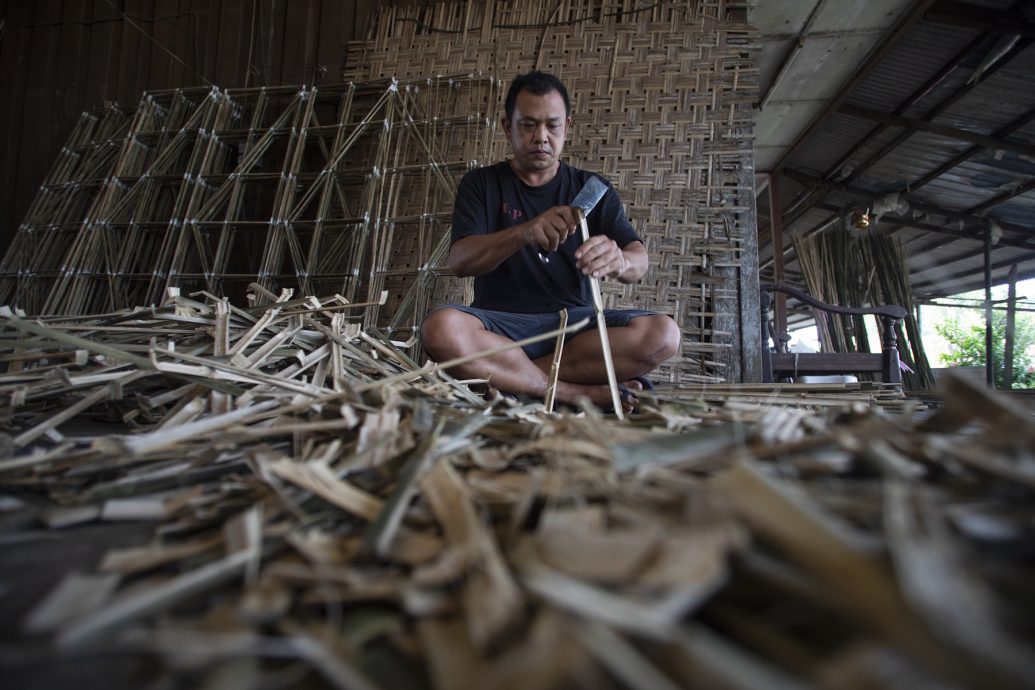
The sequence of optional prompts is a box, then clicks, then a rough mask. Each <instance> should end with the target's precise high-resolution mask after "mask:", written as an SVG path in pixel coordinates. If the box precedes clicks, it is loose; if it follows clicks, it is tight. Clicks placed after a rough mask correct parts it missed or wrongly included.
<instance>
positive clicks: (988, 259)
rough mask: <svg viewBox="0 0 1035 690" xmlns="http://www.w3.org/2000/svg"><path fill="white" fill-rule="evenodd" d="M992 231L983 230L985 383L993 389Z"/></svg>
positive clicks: (988, 229)
mask: <svg viewBox="0 0 1035 690" xmlns="http://www.w3.org/2000/svg"><path fill="white" fill-rule="evenodd" d="M992 347H993V341H992V230H991V229H990V228H986V229H985V383H987V384H988V387H989V388H995V359H994V357H993V355H994V354H995V353H994V352H993V350H992Z"/></svg>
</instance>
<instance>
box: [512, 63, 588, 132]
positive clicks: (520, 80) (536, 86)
mask: <svg viewBox="0 0 1035 690" xmlns="http://www.w3.org/2000/svg"><path fill="white" fill-rule="evenodd" d="M522 91H528V92H529V93H531V94H532V95H534V96H544V95H546V94H548V93H550V92H551V91H556V92H557V93H559V94H561V98H563V99H564V115H565V117H569V116H570V115H571V101H570V100H569V99H568V89H566V88H564V83H563V82H562V81H561V80H560V79H558V78H557V77H555V76H553V75H552V74H550V73H549V72H540V71H539V70H534V71H532V72H529V73H528V74H519V75H517V76H516V77H514V81H512V82H510V90H509V91H507V100H506V101H505V103H504V105H503V107H504V110H506V113H507V122H511V121H512V120H513V119H514V104H515V103H517V97H518V94H519V93H521V92H522Z"/></svg>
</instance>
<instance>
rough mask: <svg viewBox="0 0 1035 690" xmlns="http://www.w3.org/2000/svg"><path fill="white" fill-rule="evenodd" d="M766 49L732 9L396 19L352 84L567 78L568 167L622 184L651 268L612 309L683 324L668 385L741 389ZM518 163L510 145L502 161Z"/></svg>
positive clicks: (617, 2)
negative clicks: (473, 77) (455, 76)
mask: <svg viewBox="0 0 1035 690" xmlns="http://www.w3.org/2000/svg"><path fill="white" fill-rule="evenodd" d="M758 49H759V43H758V38H757V33H756V32H755V31H754V30H752V29H751V28H749V27H748V26H747V23H746V4H745V3H743V2H733V1H729V0H680V1H672V2H659V3H636V2H629V1H627V0H570V1H566V2H560V3H558V2H545V1H544V2H515V1H513V0H492V1H490V2H480V3H472V2H434V3H419V4H418V3H405V2H400V3H384V4H383V6H382V9H381V10H380V12H379V14H378V15H377V17H376V19H375V28H374V30H373V32H372V37H371V38H370V39H369V40H366V41H362V42H356V43H353V44H351V45H350V46H349V53H348V56H347V61H346V70H345V72H344V76H345V78H346V79H371V78H383V77H387V76H391V75H394V76H396V77H398V78H400V79H408V78H414V77H417V76H419V75H423V74H428V73H432V74H435V73H446V74H450V73H457V72H463V73H466V72H479V71H481V72H485V73H490V74H493V75H495V76H496V77H498V78H499V79H501V80H502V81H503V82H504V84H507V83H508V82H509V81H510V79H512V78H513V77H514V76H515V75H517V74H519V73H523V72H527V71H529V70H531V69H533V68H538V69H543V70H546V71H550V72H553V73H555V74H557V75H558V76H559V77H560V78H561V79H562V80H563V81H564V82H565V84H566V86H567V88H568V91H569V93H570V95H571V98H572V116H573V128H572V130H571V131H570V132H569V136H568V145H567V149H566V151H567V153H566V159H567V160H568V161H569V162H570V163H572V164H574V165H577V166H580V167H584V168H587V169H589V170H592V171H594V172H598V173H600V174H602V175H604V176H606V177H607V178H608V179H610V180H611V182H612V183H613V184H614V185H615V187H616V189H617V190H618V193H619V195H620V196H621V198H622V200H623V202H624V203H625V206H626V210H627V212H628V214H629V217H630V220H631V221H632V223H633V225H634V227H635V228H636V230H637V231H638V232H639V234H640V236H641V237H643V238H644V241H645V243H646V245H647V249H648V251H649V253H650V256H651V265H650V269H649V270H648V272H647V275H646V276H645V277H644V279H643V280H642V281H641V282H640V283H639V284H637V285H635V286H621V285H618V284H615V283H605V284H604V292H605V297H606V299H607V306H608V307H609V308H611V307H620V308H642V309H652V310H656V311H659V312H661V313H666V314H669V315H671V316H673V317H674V318H675V319H676V321H677V323H678V324H679V325H680V327H681V328H682V330H683V334H684V338H683V351H682V357H681V358H680V359H678V360H676V361H674V362H673V363H671V364H670V366H668V367H666V368H664V369H663V370H662V372H664V373H663V374H662V375H661V377H662V378H665V377H668V378H670V379H671V380H675V381H683V382H691V381H701V382H709V381H711V382H719V381H724V380H725V381H741V380H743V379H742V373H744V371H743V370H744V368H745V367H746V366H747V365H745V364H744V363H743V362H742V361H741V355H742V349H743V350H745V352H746V354H745V356H746V357H748V358H751V357H753V356H754V353H752V352H750V350H752V349H753V348H755V347H757V344H756V345H754V346H752V345H750V344H749V345H748V346H747V347H745V346H744V343H745V342H748V341H749V340H750V338H752V337H754V336H755V334H756V333H757V331H758V317H757V309H758V298H757V269H756V264H757V259H756V254H757V246H756V238H755V221H754V180H753V175H752V173H753V163H752V153H751V140H752V104H753V102H754V101H755V100H756V98H757V77H758V75H757V68H756V67H755V63H754V59H753V55H754V52H755V51H756V50H758ZM502 106H503V104H502V101H501V102H500V103H499V105H498V109H497V111H496V115H497V117H498V116H499V115H501V114H502V110H503V107H502ZM508 154H509V151H508V147H507V144H506V142H505V141H503V140H502V139H501V138H498V139H497V140H496V145H495V147H494V149H493V158H494V159H496V160H499V159H503V158H505V157H507V155H508ZM741 266H743V267H744V269H745V270H743V271H742V270H741ZM753 291H754V292H753ZM752 309H753V310H754V311H751V310H752Z"/></svg>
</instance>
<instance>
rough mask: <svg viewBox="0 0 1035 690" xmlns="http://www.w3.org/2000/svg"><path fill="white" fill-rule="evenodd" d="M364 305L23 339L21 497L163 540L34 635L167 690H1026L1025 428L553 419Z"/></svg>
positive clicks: (792, 412)
mask: <svg viewBox="0 0 1035 690" xmlns="http://www.w3.org/2000/svg"><path fill="white" fill-rule="evenodd" d="M356 306H359V305H348V304H343V303H341V301H338V300H334V299H321V300H317V301H313V300H312V298H309V299H306V300H291V299H290V295H287V294H285V295H282V296H281V298H280V300H279V301H278V302H277V303H276V305H274V307H273V308H269V309H267V308H264V309H262V310H256V311H249V310H239V309H235V308H233V307H230V306H228V305H226V304H225V303H224V302H221V301H218V300H214V299H211V298H204V300H203V301H197V300H194V299H188V298H184V297H179V296H171V297H170V299H169V301H168V302H167V304H165V305H164V306H162V307H160V308H157V309H155V310H151V309H147V310H137V311H134V312H126V313H121V314H118V315H108V316H99V317H91V318H89V319H85V318H84V319H80V320H75V321H69V320H67V319H66V320H64V321H63V322H61V324H57V323H50V324H41V323H39V322H29V321H26V320H24V319H21V318H18V317H12V316H9V317H8V318H7V319H6V321H5V323H4V330H3V333H2V335H3V337H4V338H5V341H6V342H5V348H4V349H3V350H2V352H3V355H2V356H3V358H4V359H5V360H6V361H7V363H8V372H7V374H6V375H4V376H3V377H2V378H0V386H2V388H0V390H2V391H3V393H4V396H5V397H4V420H5V423H6V425H7V429H8V432H9V434H10V438H9V441H8V443H7V449H8V451H9V453H10V457H9V458H7V459H4V460H0V486H2V487H3V491H4V492H6V493H10V492H15V491H26V490H35V491H41V490H42V491H45V492H47V494H48V495H49V497H50V500H51V502H52V503H53V506H54V507H53V508H50V509H47V510H44V511H41V513H40V518H41V520H43V521H44V522H45V523H46V524H48V525H50V526H51V527H53V528H57V527H60V526H66V527H68V526H73V525H75V524H80V523H83V522H86V521H98V520H100V521H118V520H128V519H136V520H140V519H148V520H153V521H154V522H155V524H156V528H155V534H154V539H153V541H152V543H150V544H148V545H146V546H142V547H133V548H115V549H113V550H111V551H109V552H108V553H106V554H105V555H104V557H103V558H102V559H101V561H100V562H99V564H98V565H97V567H96V568H95V569H93V571H89V572H84V571H79V572H70V573H68V574H67V575H66V576H65V577H64V578H63V579H62V581H61V582H60V584H59V585H58V586H57V587H56V588H55V589H54V590H53V591H51V592H50V593H49V594H48V595H47V596H46V597H45V598H44V599H43V600H41V601H40V602H39V603H38V604H37V605H36V606H35V607H34V608H33V609H32V611H31V612H30V614H29V615H28V617H27V618H26V620H25V630H24V632H25V636H26V637H25V639H26V641H27V642H33V641H36V642H38V641H40V640H46V641H48V642H49V643H50V644H51V645H52V648H53V650H54V651H53V654H54V658H55V660H56V662H58V663H59V662H60V660H61V659H62V658H65V655H84V656H91V655H101V654H113V653H116V654H134V655H137V654H145V655H149V657H154V658H157V659H160V660H162V661H163V662H164V663H163V664H158V665H155V669H156V670H155V673H158V674H162V676H163V678H162V681H163V683H164V685H165V686H167V687H199V686H204V687H206V688H248V687H256V688H258V687H265V685H264V683H265V682H266V681H268V680H269V679H270V678H278V679H281V680H285V679H287V680H285V684H290V682H294V681H297V682H301V680H302V679H301V678H300V677H298V676H297V675H292V674H297V673H307V674H310V675H311V678H309V679H308V680H307V682H308V683H311V684H312V685H313V686H314V687H321V686H323V687H334V688H377V687H381V688H388V687H393V688H407V687H414V688H421V687H434V688H449V689H450V690H453V689H456V688H461V689H462V688H507V687H515V688H519V687H520V688H553V687H594V688H595V687H628V688H676V687H686V686H703V687H724V688H748V687H776V688H800V687H823V688H828V687H829V688H871V687H903V688H907V687H908V688H916V687H924V686H927V687H936V686H937V687H945V686H960V687H997V688H1010V687H1025V686H1029V687H1030V685H1031V683H1032V682H1033V679H1035V675H1033V669H1032V666H1031V664H1032V662H1031V655H1030V653H1026V649H1025V647H1026V646H1028V647H1030V635H1031V632H1032V631H1031V629H1030V623H1029V621H1030V620H1031V614H1032V611H1030V608H1031V604H1030V602H1031V601H1032V598H1031V593H1032V590H1031V584H1030V581H1031V579H1030V575H1029V573H1028V571H1029V570H1030V561H1031V556H1032V554H1031V550H1030V544H1031V536H1032V531H1033V529H1035V520H1033V513H1032V509H1031V493H1032V491H1033V490H1035V472H1032V469H1031V468H1032V466H1033V465H1035V458H1033V455H1032V449H1033V448H1035V424H1033V422H1032V420H1031V418H1030V416H1029V415H1026V414H1025V413H1023V412H1019V411H1017V410H1015V409H1013V408H1011V407H1010V406H1009V405H1007V404H1006V403H1002V402H1001V401H999V400H998V399H994V398H990V397H988V396H987V395H986V394H984V393H983V392H982V391H980V390H972V389H966V390H957V389H950V390H949V391H948V393H947V402H946V404H945V406H944V407H942V408H941V409H939V410H938V411H937V412H936V413H935V414H933V415H931V416H929V417H928V418H927V419H926V420H924V421H923V422H922V423H914V422H913V421H912V419H911V418H910V417H906V416H901V415H888V414H886V413H883V412H882V411H881V410H880V408H879V407H872V406H865V405H864V406H857V407H855V408H851V407H841V408H837V409H835V410H832V411H830V412H827V413H824V414H816V413H809V412H807V411H805V410H802V409H799V408H793V407H780V406H769V407H766V406H762V405H759V406H758V407H757V408H756V411H755V412H754V413H752V414H747V413H746V412H745V410H744V409H740V410H738V414H737V415H736V418H737V419H738V420H739V421H737V422H730V421H727V420H728V419H730V418H731V416H730V415H725V416H724V415H723V413H722V410H721V408H720V409H717V408H715V407H713V406H711V405H708V404H705V403H703V402H700V401H699V400H697V399H692V398H687V399H682V400H679V399H670V400H661V401H659V405H658V406H657V408H655V409H654V410H652V411H649V412H648V413H647V414H644V415H641V416H639V417H635V418H630V420H629V421H627V422H626V423H623V424H618V423H615V422H614V421H613V420H609V419H606V418H604V417H601V416H600V415H598V414H596V413H595V412H593V411H592V410H587V411H586V412H585V413H582V414H578V415H574V414H557V415H546V414H545V413H544V412H543V411H542V406H541V405H507V404H504V403H502V402H498V401H497V402H487V401H485V400H483V399H482V398H481V397H480V396H476V395H473V394H472V393H471V392H470V391H469V390H468V389H467V387H466V386H464V385H461V384H459V383H457V382H455V381H452V380H450V379H449V378H448V377H446V376H444V375H441V374H439V373H437V372H428V369H427V368H421V367H418V366H417V364H416V363H413V362H410V361H408V360H406V358H405V357H404V356H403V355H401V354H400V353H399V351H398V348H397V347H396V344H394V343H392V342H391V341H388V340H385V339H383V338H380V337H379V336H378V335H377V334H376V333H371V332H364V331H362V330H360V329H359V328H357V327H355V326H351V325H350V324H349V323H348V321H347V319H348V318H349V316H350V315H351V314H352V312H351V311H350V309H351V308H352V307H356ZM343 315H344V316H343ZM419 372H426V373H423V374H422V373H419ZM953 385H955V386H957V387H960V386H965V385H966V384H964V383H959V382H957V383H954V384H953ZM87 414H92V415H94V418H93V419H92V420H91V424H89V425H84V426H82V427H79V428H73V427H74V424H75V423H76V422H77V421H80V422H81V421H82V419H83V417H84V416H85V415H87ZM73 417H74V418H73ZM105 420H108V421H107V423H108V424H116V423H117V424H121V425H125V427H127V429H120V432H119V433H116V434H111V433H104V434H97V431H98V429H101V430H103V428H104V427H103V426H102V422H104V421H105ZM1025 545H1027V546H1025ZM975 555H977V556H980V558H979V559H975ZM965 562H967V563H971V564H973V563H975V562H976V563H977V565H976V566H974V565H971V566H970V567H969V568H965V567H964V563H965ZM1026 625H1027V626H1028V627H1025V626H1026ZM1025 636H1027V638H1026V637H1025ZM199 679H200V680H199ZM292 679H293V680H292Z"/></svg>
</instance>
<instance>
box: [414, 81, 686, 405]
mask: <svg viewBox="0 0 1035 690" xmlns="http://www.w3.org/2000/svg"><path fill="white" fill-rule="evenodd" d="M505 110H506V114H505V116H504V117H503V118H501V123H502V125H503V131H504V132H505V133H506V136H507V139H508V141H509V142H510V146H511V149H512V150H513V154H514V155H513V158H512V159H511V160H509V161H503V162H500V163H497V164H495V165H492V166H488V167H485V168H480V169H477V170H472V171H471V172H469V173H467V174H466V175H465V176H464V178H463V179H462V180H461V181H460V186H459V188H458V189H457V194H456V202H455V206H454V209H453V232H452V246H451V248H450V251H449V259H448V261H449V266H450V268H452V269H453V270H454V271H455V272H456V274H457V275H458V276H475V280H474V302H473V304H472V305H471V306H470V307H467V306H463V305H457V304H453V305H447V306H444V307H439V308H437V309H435V310H433V311H432V312H431V313H429V314H428V315H427V317H426V318H425V319H424V323H423V324H422V325H421V336H422V338H423V341H424V348H425V349H426V350H427V352H428V354H430V355H431V357H432V358H433V359H435V360H436V361H439V362H443V361H446V360H449V359H454V358H457V357H462V356H464V355H468V354H473V353H476V352H482V351H486V350H490V349H492V348H495V347H499V346H500V345H502V344H506V343H508V342H513V341H516V340H521V339H523V338H528V337H530V336H533V335H537V334H540V333H545V332H547V331H550V330H553V329H556V328H557V327H558V325H559V320H560V317H559V312H560V310H561V309H568V314H569V317H568V321H569V323H574V322H575V321H577V320H579V319H582V318H584V317H586V316H592V315H593V313H594V312H593V306H592V305H593V302H592V294H591V292H590V286H589V281H588V279H585V278H584V277H583V276H594V277H597V278H615V279H617V280H619V281H621V282H623V283H632V282H635V281H637V280H639V279H640V278H641V277H642V276H643V274H644V273H645V272H646V271H647V250H646V248H645V247H644V245H643V242H642V241H641V240H640V238H639V237H638V236H637V235H636V232H635V230H633V227H632V225H631V224H630V223H629V220H628V219H627V218H626V215H625V211H624V210H623V208H622V204H621V201H620V200H619V198H618V194H617V193H616V192H615V190H614V189H613V188H612V187H611V185H610V184H608V185H607V186H608V190H607V193H606V194H605V195H604V197H603V199H601V200H600V201H599V202H598V203H597V205H596V207H595V208H594V209H593V210H592V212H591V213H590V214H589V215H588V217H587V220H588V223H589V230H590V235H591V236H590V238H589V241H588V242H586V243H584V244H583V243H582V242H581V236H580V235H579V234H578V233H577V230H578V220H577V216H576V211H575V209H573V208H572V207H571V206H569V205H568V204H570V203H571V202H572V200H574V198H575V196H576V194H578V192H579V190H580V189H582V186H583V184H584V183H585V182H586V180H588V179H589V177H590V176H591V175H592V173H589V172H586V171H584V170H579V169H577V168H573V167H571V166H570V165H568V164H567V163H564V162H562V161H561V160H560V157H561V153H562V151H563V150H564V141H565V137H566V136H567V133H568V127H569V126H570V125H571V104H570V101H569V99H568V92H567V89H565V87H564V84H562V83H561V81H560V80H559V79H557V77H555V76H553V75H551V74H546V73H543V72H538V71H536V72H530V73H528V74H524V75H520V76H518V77H517V78H515V79H514V81H513V82H512V83H511V85H510V90H509V92H508V93H507V99H506V105H505ZM605 316H606V323H607V327H608V338H609V339H610V344H611V354H612V357H613V359H614V367H615V374H616V376H617V378H618V381H620V382H622V381H624V382H625V385H626V386H627V387H628V388H630V389H635V390H639V389H641V388H642V383H641V382H645V381H646V379H644V378H640V379H639V380H638V381H637V380H636V379H637V377H642V375H643V374H646V373H647V372H649V371H651V370H653V369H654V368H655V367H657V366H658V365H659V364H661V363H662V362H664V361H665V360H666V359H668V358H669V357H671V356H672V355H674V354H675V353H676V352H677V351H678V349H679V339H680V332H679V327H678V326H677V325H676V323H675V322H674V321H673V320H672V319H671V318H669V317H667V316H663V315H660V314H655V313H652V312H648V311H638V310H629V311H618V310H608V311H606V312H605ZM553 348H554V341H553V340H552V339H548V340H544V341H541V342H539V343H535V344H533V345H529V346H526V347H524V348H515V349H512V350H509V351H507V352H503V353H501V354H497V355H493V356H491V357H484V358H481V359H478V360H475V361H472V362H469V363H467V364H463V365H461V366H457V367H456V368H455V369H454V370H451V373H452V374H453V375H455V376H458V377H460V378H483V379H488V380H489V383H490V384H491V385H492V386H494V387H496V388H498V389H499V390H501V391H503V392H505V393H512V394H515V395H529V396H535V397H543V396H545V395H546V389H547V385H548V372H549V370H550V365H551V363H552V359H553V358H552V353H553ZM580 396H586V397H588V398H589V399H590V400H591V401H592V402H593V403H594V404H596V405H598V406H600V407H609V406H610V403H611V396H610V392H609V389H608V387H607V371H606V368H605V364H604V357H603V354H602V352H601V345H600V336H599V334H598V332H597V329H596V324H595V321H591V322H590V325H589V326H587V327H586V329H585V330H583V331H581V332H579V333H577V334H575V335H573V336H569V337H568V339H567V340H566V341H565V346H564V354H563V357H562V360H561V367H560V375H559V380H558V383H557V390H556V399H557V400H558V401H560V402H566V403H573V402H575V401H576V399H577V398H579V397H580ZM633 402H634V401H625V402H624V403H623V404H624V405H626V406H627V407H629V408H631V407H632V404H633Z"/></svg>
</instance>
